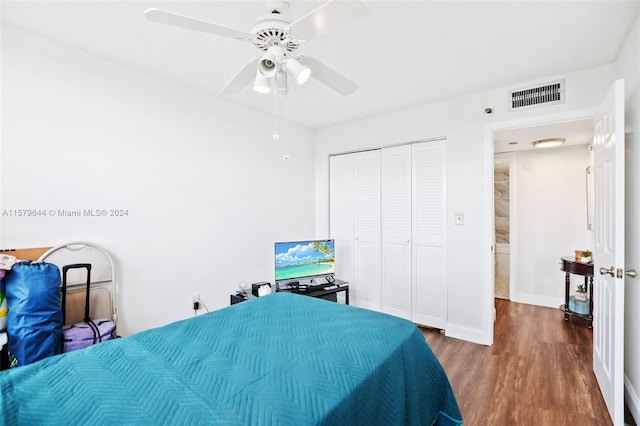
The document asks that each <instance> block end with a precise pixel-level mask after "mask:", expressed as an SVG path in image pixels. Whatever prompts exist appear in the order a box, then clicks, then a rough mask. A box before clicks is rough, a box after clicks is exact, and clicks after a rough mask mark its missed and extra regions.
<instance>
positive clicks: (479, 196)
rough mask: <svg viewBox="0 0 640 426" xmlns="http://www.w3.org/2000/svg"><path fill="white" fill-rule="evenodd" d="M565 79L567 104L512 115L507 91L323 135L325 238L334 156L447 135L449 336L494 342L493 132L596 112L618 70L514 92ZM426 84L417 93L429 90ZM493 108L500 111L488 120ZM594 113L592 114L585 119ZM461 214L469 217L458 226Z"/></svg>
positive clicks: (320, 222) (321, 221)
mask: <svg viewBox="0 0 640 426" xmlns="http://www.w3.org/2000/svg"><path fill="white" fill-rule="evenodd" d="M556 78H565V79H566V91H567V94H566V99H567V100H566V103H564V104H561V105H553V106H547V107H540V108H533V109H530V110H527V111H520V112H515V113H509V112H508V111H507V107H508V89H509V88H506V87H505V88H498V89H495V90H491V91H487V92H482V93H477V94H472V95H469V96H465V97H460V98H455V99H450V100H446V101H442V102H437V103H433V104H428V105H421V106H417V107H414V108H409V109H404V110H401V111H396V112H391V113H387V114H382V115H379V116H375V117H371V118H367V119H363V120H359V121H355V122H351V123H347V124H344V125H340V126H336V127H332V128H327V129H322V130H319V131H318V132H317V137H316V140H317V144H316V173H317V175H316V203H317V206H318V212H319V214H318V216H317V222H316V229H317V231H318V232H327V230H328V161H329V160H328V156H329V155H330V154H332V153H337V152H345V151H350V150H357V149H365V148H370V147H378V146H388V145H392V144H397V143H402V142H408V141H415V140H420V139H426V138H432V137H439V136H446V137H447V141H446V144H447V175H448V176H447V200H448V208H447V218H448V229H447V235H448V241H447V248H448V255H447V277H448V297H447V299H448V323H447V330H446V332H447V334H448V335H450V336H453V337H459V338H464V339H468V340H471V341H475V342H479V343H485V344H487V343H491V342H492V340H493V264H494V262H493V255H492V253H491V245H492V244H493V229H492V225H493V204H492V202H493V130H494V129H497V128H509V127H515V126H516V125H518V124H522V123H524V122H526V121H527V120H530V119H531V117H540V119H543V118H544V117H549V121H552V118H553V117H554V116H555V115H557V114H563V113H564V114H568V113H569V112H572V111H584V110H590V111H591V113H593V108H594V107H595V106H596V105H598V104H599V102H600V100H601V99H602V97H603V96H604V94H605V93H606V91H607V89H608V88H609V86H610V85H611V83H612V82H613V80H614V67H613V65H605V66H601V67H596V68H592V69H588V70H583V71H580V72H575V73H568V74H565V75H560V76H550V77H549V78H546V79H543V80H540V81H536V82H524V83H523V82H519V83H517V84H514V86H512V87H522V86H523V85H528V84H537V83H544V82H547V81H551V80H554V79H556ZM432 84H437V82H425V86H424V87H416V90H417V91H418V90H429V87H430V86H431V85H432ZM486 107H491V108H493V110H494V113H493V115H492V116H490V117H486V116H485V115H484V109H485V108H486ZM584 114H585V115H588V113H587V112H585V113H584ZM455 212H461V213H464V215H465V224H464V226H455V225H454V224H453V218H454V213H455Z"/></svg>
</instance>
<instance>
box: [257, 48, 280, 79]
mask: <svg viewBox="0 0 640 426" xmlns="http://www.w3.org/2000/svg"><path fill="white" fill-rule="evenodd" d="M277 70H278V62H277V61H276V57H275V55H274V54H273V53H271V52H266V53H265V54H264V55H262V58H261V59H260V62H259V63H258V71H259V72H260V74H262V75H263V76H264V77H267V78H271V77H273V76H274V75H275V74H276V71H277Z"/></svg>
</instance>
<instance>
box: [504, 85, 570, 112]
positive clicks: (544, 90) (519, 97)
mask: <svg viewBox="0 0 640 426" xmlns="http://www.w3.org/2000/svg"><path fill="white" fill-rule="evenodd" d="M509 96H510V99H509V111H518V110H521V109H525V108H531V107H535V106H543V105H553V104H561V103H564V79H562V80H557V81H552V82H550V83H545V84H543V85H541V86H536V87H527V88H523V89H516V90H512V91H511V92H509Z"/></svg>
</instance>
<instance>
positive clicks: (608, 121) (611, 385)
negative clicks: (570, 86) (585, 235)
mask: <svg viewBox="0 0 640 426" xmlns="http://www.w3.org/2000/svg"><path fill="white" fill-rule="evenodd" d="M594 162H595V170H594V190H595V194H594V203H595V204H594V209H595V212H594V219H595V226H594V231H595V248H594V257H593V259H594V263H595V264H594V268H595V272H594V296H593V304H594V306H593V316H594V319H593V323H594V324H593V372H594V373H595V375H596V378H597V380H598V384H599V385H600V390H601V392H602V395H603V397H604V400H605V402H606V404H607V408H608V410H609V414H610V415H611V419H612V420H613V423H614V424H615V425H623V424H624V381H623V379H624V276H625V274H624V81H623V80H617V81H616V82H615V83H614V85H613V86H612V87H611V89H610V90H609V92H608V93H607V96H606V97H605V98H604V100H603V102H602V105H601V112H600V114H599V115H598V116H596V117H595V121H594Z"/></svg>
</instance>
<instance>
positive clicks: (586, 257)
mask: <svg viewBox="0 0 640 426" xmlns="http://www.w3.org/2000/svg"><path fill="white" fill-rule="evenodd" d="M575 253H576V262H580V263H589V262H591V261H592V260H593V257H592V256H593V255H592V253H591V250H576V251H575Z"/></svg>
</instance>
